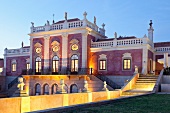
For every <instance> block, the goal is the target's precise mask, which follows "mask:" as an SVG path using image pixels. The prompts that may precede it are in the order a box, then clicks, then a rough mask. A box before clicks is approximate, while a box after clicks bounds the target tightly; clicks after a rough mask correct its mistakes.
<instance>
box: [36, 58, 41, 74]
mask: <svg viewBox="0 0 170 113" xmlns="http://www.w3.org/2000/svg"><path fill="white" fill-rule="evenodd" d="M35 68H36V72H41V58H40V57H37V58H36V60H35Z"/></svg>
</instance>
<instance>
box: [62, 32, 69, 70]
mask: <svg viewBox="0 0 170 113" xmlns="http://www.w3.org/2000/svg"><path fill="white" fill-rule="evenodd" d="M67 49H68V34H67V33H65V34H62V68H67V52H68V50H67Z"/></svg>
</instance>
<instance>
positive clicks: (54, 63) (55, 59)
mask: <svg viewBox="0 0 170 113" xmlns="http://www.w3.org/2000/svg"><path fill="white" fill-rule="evenodd" d="M52 67H53V72H58V67H59V58H58V56H54V57H53V60H52Z"/></svg>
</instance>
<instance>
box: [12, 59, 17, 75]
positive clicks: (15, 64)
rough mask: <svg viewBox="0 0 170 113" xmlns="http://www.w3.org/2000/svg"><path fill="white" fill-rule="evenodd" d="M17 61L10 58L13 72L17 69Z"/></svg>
mask: <svg viewBox="0 0 170 113" xmlns="http://www.w3.org/2000/svg"><path fill="white" fill-rule="evenodd" d="M16 67H17V61H16V60H12V71H13V72H15V71H16V70H17V68H16Z"/></svg>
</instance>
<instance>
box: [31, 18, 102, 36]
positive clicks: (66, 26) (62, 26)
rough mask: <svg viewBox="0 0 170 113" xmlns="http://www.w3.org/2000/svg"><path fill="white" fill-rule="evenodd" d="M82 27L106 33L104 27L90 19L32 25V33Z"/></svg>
mask: <svg viewBox="0 0 170 113" xmlns="http://www.w3.org/2000/svg"><path fill="white" fill-rule="evenodd" d="M81 27H89V28H91V29H93V30H94V31H96V32H98V33H100V34H101V35H105V30H104V28H99V27H98V26H97V25H96V24H93V23H91V22H90V21H88V20H78V21H72V22H68V21H64V22H63V23H58V24H52V25H50V24H46V25H44V26H38V27H34V26H32V27H31V33H37V32H44V31H53V30H62V29H70V28H81Z"/></svg>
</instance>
